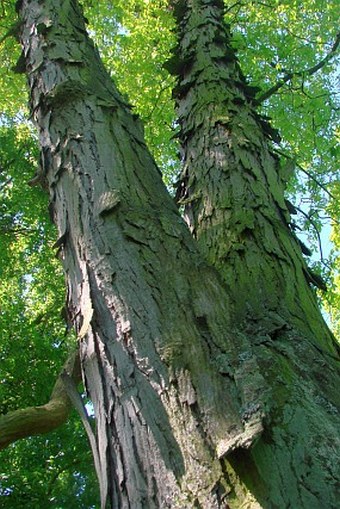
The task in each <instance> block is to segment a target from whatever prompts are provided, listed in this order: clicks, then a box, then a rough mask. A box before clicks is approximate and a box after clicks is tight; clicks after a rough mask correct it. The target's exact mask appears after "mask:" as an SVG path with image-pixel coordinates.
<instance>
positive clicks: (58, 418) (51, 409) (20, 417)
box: [0, 349, 81, 450]
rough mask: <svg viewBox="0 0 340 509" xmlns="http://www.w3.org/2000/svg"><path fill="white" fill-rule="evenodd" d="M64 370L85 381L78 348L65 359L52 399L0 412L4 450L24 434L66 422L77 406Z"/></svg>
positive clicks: (1, 437)
mask: <svg viewBox="0 0 340 509" xmlns="http://www.w3.org/2000/svg"><path fill="white" fill-rule="evenodd" d="M64 373H67V374H68V375H69V376H70V377H71V378H72V379H73V381H74V382H75V384H76V385H78V384H79V382H80V381H81V372H80V363H79V355H78V349H77V351H76V352H74V353H72V354H71V355H70V356H69V358H68V359H67V361H66V362H65V364H64V366H63V369H62V372H61V373H60V374H59V376H58V378H57V381H56V383H55V385H54V388H53V391H52V394H51V398H50V400H49V401H48V403H46V404H45V405H41V406H33V407H27V408H22V409H18V410H14V411H12V412H8V413H7V414H4V415H0V450H2V449H5V448H6V447H8V446H9V445H10V444H11V443H12V442H15V441H16V440H19V439H20V438H25V437H29V436H32V435H40V434H43V433H48V432H49V431H52V430H53V429H55V428H58V427H59V426H61V425H62V424H64V422H65V421H66V420H67V418H68V415H69V413H70V411H71V408H72V407H73V404H72V403H71V401H70V398H69V396H68V393H67V390H66V388H65V385H64V382H63V378H62V377H63V375H64Z"/></svg>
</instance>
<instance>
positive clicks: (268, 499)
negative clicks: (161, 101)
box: [167, 0, 339, 508]
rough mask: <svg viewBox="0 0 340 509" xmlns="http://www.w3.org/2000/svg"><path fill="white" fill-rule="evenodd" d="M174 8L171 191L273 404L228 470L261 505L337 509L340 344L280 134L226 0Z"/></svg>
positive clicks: (195, 0)
mask: <svg viewBox="0 0 340 509" xmlns="http://www.w3.org/2000/svg"><path fill="white" fill-rule="evenodd" d="M173 5H174V7H175V15H176V17H177V24H178V46H177V48H176V49H175V50H174V52H173V53H174V54H173V58H172V59H171V60H170V61H169V62H168V64H167V65H168V69H169V70H170V71H171V72H172V73H173V74H175V75H177V77H178V83H177V87H176V89H175V90H174V96H175V98H176V103H177V110H178V115H179V123H180V134H179V138H180V141H181V146H182V159H183V172H182V175H181V179H180V181H179V182H178V191H177V198H178V200H179V203H180V204H182V205H184V212H185V218H186V221H187V223H188V225H189V227H190V230H191V232H192V233H193V235H194V236H195V237H196V238H197V240H198V243H199V245H200V248H201V251H202V252H203V253H204V254H205V256H206V258H207V259H208V260H209V262H210V263H211V264H212V265H214V266H215V267H216V268H217V269H218V271H219V273H220V274H221V276H222V277H223V280H224V281H225V284H226V286H227V288H228V295H229V297H230V303H231V308H230V315H231V320H232V323H233V324H234V325H238V327H239V329H240V330H244V331H245V333H246V334H247V336H248V337H249V338H250V339H251V342H252V351H253V353H254V354H255V356H256V359H257V363H258V365H259V366H260V369H261V373H262V374H263V376H264V377H265V379H266V383H267V386H268V387H270V390H271V398H272V401H273V407H272V408H271V410H270V412H269V413H268V414H267V419H268V420H267V422H266V430H265V433H264V434H263V435H262V437H261V439H260V440H259V442H258V443H257V444H256V446H255V447H254V448H253V449H252V450H251V452H248V453H246V454H245V453H235V454H234V458H233V465H234V467H235V468H236V470H237V472H238V473H239V474H240V476H241V478H242V479H243V480H245V479H247V484H248V485H249V487H250V489H251V490H252V491H253V492H254V493H255V494H256V495H257V498H258V500H260V501H261V503H262V504H263V505H264V507H299V508H300V507H325V506H326V507H333V505H332V504H334V507H335V505H336V499H335V493H333V495H331V492H332V490H331V485H332V482H331V483H330V478H333V479H334V480H335V479H336V478H337V476H336V472H337V473H338V474H339V470H338V466H337V464H338V462H337V461H336V459H335V457H333V461H331V462H330V461H329V458H330V457H332V455H333V454H334V451H335V449H334V445H335V444H336V443H339V442H338V432H337V431H336V424H335V421H334V423H333V417H335V416H336V415H337V410H336V409H337V408H339V407H338V404H339V398H338V394H337V393H338V390H337V384H336V380H337V375H336V371H335V366H336V364H335V361H336V359H337V353H338V351H339V345H338V344H337V343H336V342H335V340H334V338H333V336H332V334H331V332H330V331H329V329H328V327H327V326H326V324H325V322H324V320H323V318H322V315H321V312H320V310H319V309H318V306H317V302H316V298H315V295H314V293H313V291H312V290H311V288H310V287H309V284H308V282H310V281H311V280H312V276H311V274H310V272H309V269H308V267H307V265H306V263H305V261H304V260H303V258H302V254H301V249H300V246H299V243H298V240H297V238H296V237H295V236H294V235H293V233H292V232H291V229H290V227H289V226H290V221H291V220H290V215H289V212H288V209H287V206H286V201H285V199H284V188H285V174H284V168H280V165H279V160H278V158H277V156H276V155H275V154H274V153H273V151H272V148H271V145H272V140H274V141H277V142H278V141H279V140H278V133H277V132H276V131H275V130H274V129H273V128H272V127H271V126H270V124H269V123H268V121H267V119H265V118H263V117H261V116H260V115H259V114H258V113H257V112H256V109H255V106H256V99H255V92H256V90H255V89H254V88H252V87H250V86H249V85H248V84H247V82H246V80H245V78H244V76H243V74H242V72H241V69H240V67H239V63H238V61H237V57H236V55H235V51H234V50H233V48H232V45H231V36H230V32H229V28H228V27H227V26H226V25H225V23H224V20H223V10H224V3H223V2H222V1H219V0H211V1H203V0H191V1H189V2H183V1H177V2H173ZM288 416H289V417H288ZM332 428H333V431H331V430H332ZM331 436H332V438H330V437H331ZM331 465H332V466H331ZM333 467H334V470H333ZM275 473H276V474H275ZM315 479H318V482H317V486H315ZM334 487H335V486H334ZM333 496H334V498H333ZM268 504H269V505H268Z"/></svg>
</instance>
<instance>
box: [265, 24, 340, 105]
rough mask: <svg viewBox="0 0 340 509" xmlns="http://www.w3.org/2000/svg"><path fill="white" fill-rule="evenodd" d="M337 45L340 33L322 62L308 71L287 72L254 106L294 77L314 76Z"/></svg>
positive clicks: (339, 40)
mask: <svg viewBox="0 0 340 509" xmlns="http://www.w3.org/2000/svg"><path fill="white" fill-rule="evenodd" d="M339 44H340V32H339V33H338V34H337V36H336V38H335V42H334V44H333V46H332V49H331V51H330V52H329V53H327V55H326V56H325V57H324V58H323V59H322V60H320V62H319V63H318V64H316V65H314V66H313V67H310V68H309V69H305V70H304V71H291V72H288V73H287V74H285V75H284V76H283V78H282V79H280V80H279V81H278V82H277V83H275V85H273V86H272V87H271V88H269V89H268V90H267V91H266V92H264V93H263V94H261V95H260V96H259V97H257V98H256V104H261V103H263V101H265V100H266V99H269V97H271V96H272V95H274V94H275V93H276V92H277V91H278V90H280V88H282V87H283V86H284V85H285V84H286V83H287V82H288V81H290V80H291V79H292V78H294V76H302V77H305V76H312V75H313V74H315V73H316V72H317V71H319V69H321V68H322V67H323V66H324V65H326V64H327V62H329V60H330V59H331V58H332V57H333V56H334V54H335V53H336V51H337V49H338V47H339Z"/></svg>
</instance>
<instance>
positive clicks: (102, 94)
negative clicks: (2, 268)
mask: <svg viewBox="0 0 340 509" xmlns="http://www.w3.org/2000/svg"><path fill="white" fill-rule="evenodd" d="M205 3H206V4H207V3H209V2H205ZM210 3H211V4H213V2H210ZM193 5H195V4H194V3H193ZM197 5H198V4H197ZM18 8H19V11H20V15H21V19H22V21H23V26H22V29H21V42H22V47H23V57H24V61H25V68H26V72H27V76H28V80H29V86H30V90H31V111H32V117H33V119H34V121H35V123H36V125H37V127H38V129H39V136H40V144H41V154H42V158H41V163H42V164H41V170H40V172H39V175H37V179H39V180H40V181H41V183H42V184H43V185H44V186H46V187H47V188H48V190H49V195H50V212H51V215H52V217H53V220H54V221H55V223H56V224H57V227H58V231H59V239H58V240H57V242H56V248H57V249H58V256H59V257H60V259H61V261H62V264H63V267H64V271H65V275H66V284H67V311H68V317H69V321H70V323H72V324H73V325H74V326H75V329H76V331H77V336H78V341H79V343H80V356H81V364H82V372H83V378H84V383H85V386H86V389H87V391H88V394H89V397H90V398H91V400H92V402H93V405H94V411H95V415H96V443H95V449H96V450H95V459H96V469H97V474H98V477H99V480H100V486H101V500H102V502H101V503H102V507H103V508H104V507H105V505H106V502H107V503H108V504H109V505H110V506H111V507H114V508H117V507H119V508H128V507H131V508H134V509H135V508H142V507H145V508H148V509H149V508H153V507H162V508H163V507H172V508H175V507H182V508H183V507H204V508H215V507H216V508H223V507H225V508H227V507H240V506H241V504H242V503H243V502H244V501H246V503H247V504H248V506H252V507H258V504H262V505H263V507H289V504H290V505H291V506H292V507H308V508H310V507H321V506H322V507H325V505H317V503H320V504H321V502H323V503H325V502H326V506H327V507H335V490H334V489H333V484H334V479H335V473H334V469H335V468H336V461H335V456H334V452H333V448H334V447H335V439H336V436H337V435H336V428H335V420H336V418H338V414H336V413H335V410H334V402H333V399H334V398H335V397H337V394H336V392H335V385H334V384H335V380H334V373H333V367H332V362H331V358H329V356H327V364H326V362H325V361H324V360H323V359H324V358H325V357H324V356H326V355H327V354H326V353H322V354H320V349H322V351H325V352H326V350H327V349H328V350H329V351H331V350H332V346H329V345H330V342H329V341H328V342H327V341H325V342H322V343H321V340H320V344H321V346H320V348H319V347H318V348H319V349H317V348H314V347H311V346H310V344H309V343H308V339H307V340H306V339H305V338H304V337H302V330H303V331H305V329H303V328H302V327H301V331H299V334H300V336H301V339H300V336H299V341H297V335H296V330H295V329H294V334H293V332H292V329H291V328H289V325H290V323H289V322H288V320H287V317H289V316H290V313H291V307H292V304H290V306H291V307H289V306H288V304H287V310H285V315H284V318H285V322H284V325H285V326H283V325H282V322H279V326H278V325H277V324H276V325H273V319H272V317H271V315H268V316H269V323H270V327H269V326H268V328H267V329H264V325H263V324H264V323H265V322H261V327H262V328H261V327H258V329H256V333H255V332H254V331H255V328H254V327H255V326H254V327H250V330H249V331H245V330H244V328H242V327H240V330H239V331H237V332H235V331H233V330H232V320H233V322H234V323H235V319H234V311H233V313H232V314H231V312H230V310H231V309H236V307H235V305H234V302H235V292H234V291H231V292H230V296H231V299H230V297H229V293H227V291H226V289H225V287H224V285H223V283H222V282H221V277H220V275H219V274H218V272H217V270H216V269H214V268H212V267H211V266H209V265H208V264H207V262H206V261H204V259H203V258H202V256H201V253H200V252H199V249H198V247H197V243H196V242H195V241H194V239H193V238H192V236H191V235H190V232H189V230H188V228H187V227H186V225H185V224H184V223H183V221H182V220H181V218H180V216H179V214H178V211H177V208H176V206H175V204H174V203H173V201H172V199H171V198H170V197H169V195H168V194H167V192H166V190H165V188H164V185H163V184H162V181H161V175H160V173H159V171H158V170H157V168H156V166H155V164H154V161H153V160H152V158H151V156H150V155H149V153H148V151H147V149H146V147H145V144H144V141H143V135H142V128H141V125H140V122H139V120H138V119H137V118H136V117H135V116H134V115H133V114H131V112H130V108H129V107H128V105H127V104H125V103H124V101H123V100H122V98H121V96H120V95H119V93H118V92H117V90H116V89H115V87H114V85H113V83H112V81H111V79H110V78H109V76H108V75H107V73H106V72H105V70H104V68H103V66H102V64H101V62H100V59H99V57H98V54H97V52H96V50H95V49H94V47H93V44H92V43H91V41H90V40H89V39H88V37H87V34H86V30H85V26H84V21H83V17H82V14H81V12H80V10H79V7H78V5H77V3H76V1H75V0H45V2H40V1H39V0H22V1H20V2H19V3H18ZM208 88H209V87H208ZM256 126H257V127H256ZM255 128H258V124H256V125H255V124H254V126H253V129H254V130H255ZM240 132H241V131H240ZM255 134H256V133H254V136H255ZM239 135H240V136H241V134H239ZM244 136H245V134H244ZM257 136H258V137H260V138H261V137H262V134H261V132H260V134H258V135H257ZM261 139H262V138H261ZM213 142H214V140H213ZM216 146H217V147H220V145H219V144H217V145H216ZM242 153H243V152H242ZM247 153H248V152H247V151H244V154H247ZM249 154H250V152H249ZM269 156H270V154H269V155H268V157H269ZM240 157H246V156H240ZM249 157H250V156H249ZM213 158H215V155H213ZM268 164H269V163H268ZM235 168H236V167H235ZM188 174H189V173H188ZM189 178H190V177H189ZM235 178H237V177H235ZM263 178H264V177H263ZM268 178H269V177H268ZM241 180H242V179H241V178H240V182H241ZM250 180H251V179H250ZM253 180H255V178H253ZM271 186H272V185H270V186H269V188H266V187H265V186H263V188H261V192H262V199H263V200H264V201H265V200H267V199H268V200H269V204H268V205H265V207H266V209H267V208H268V210H270V208H271V207H274V206H275V207H276V208H277V203H276V201H275V203H274V202H273V199H272V198H271V195H269V196H268V197H267V194H266V193H267V192H268V189H269V190H270V191H271V189H272V187H271ZM249 189H250V188H249ZM241 191H242V192H241V195H243V193H244V191H243V188H241ZM276 199H277V198H276V197H275V200H276ZM206 207H207V204H206V203H205V204H204V207H203V208H204V210H205V209H206ZM219 207H220V204H219V203H217V204H215V205H213V208H214V209H218V208H219ZM282 210H284V209H282ZM253 214H254V216H255V211H253ZM205 215H206V214H205ZM254 221H255V218H254ZM242 224H243V223H242ZM273 228H274V226H273V227H272V230H271V234H272V235H274V234H275V228H274V230H273ZM280 228H281V227H280ZM250 229H251V228H250ZM281 229H282V230H283V227H282V228H281ZM280 232H281V230H280ZM219 235H220V234H219ZM280 235H281V233H280ZM284 235H286V233H284V234H283V233H282V235H281V237H280V239H281V238H284V239H285V237H284ZM232 242H233V238H230V239H229V240H228V243H229V244H230V245H231V244H232ZM285 242H286V240H285V241H284V243H285ZM287 243H288V241H287ZM249 247H250V244H248V243H245V248H247V249H248V248H249ZM289 249H290V248H289ZM252 256H253V258H254V260H256V257H257V256H261V253H260V250H259V249H258V250H257V251H254V252H253V254H252ZM208 257H209V258H210V261H212V262H214V259H211V257H210V256H208ZM276 259H278V260H280V256H279V255H277V256H276V258H275V259H274V261H272V265H273V266H275V261H276ZM276 263H279V265H280V263H281V262H276ZM236 265H237V264H235V266H236ZM255 265H256V267H258V265H259V264H258V263H256V264H255ZM217 266H218V268H219V270H221V267H220V266H219V265H218V264H217ZM256 270H257V269H256ZM280 270H281V265H280V268H277V269H276V271H275V270H274V269H273V271H272V272H271V274H272V275H271V276H270V277H271V278H274V275H275V274H276V277H278V278H279V280H280V284H281V279H280V278H281V276H278V275H277V274H278V272H279V271H280ZM289 277H290V278H292V276H289ZM268 284H269V283H268ZM299 284H300V280H299V279H298V282H297V283H296V286H299ZM231 286H234V287H235V286H236V285H231ZM269 290H271V291H273V300H275V302H279V300H280V299H281V296H278V295H277V288H276V287H275V285H274V284H271V287H270V288H269V286H266V284H264V293H265V295H266V299H267V300H266V302H267V301H268V299H269ZM242 291H243V290H242ZM304 291H307V290H304ZM253 293H254V292H252V294H253ZM287 299H288V298H287ZM288 300H289V299H288ZM231 305H233V306H234V307H233V308H232V307H231ZM240 308H241V306H240ZM277 309H278V305H276V307H275V306H274V307H273V310H274V311H275V312H277ZM271 311H272V309H271ZM266 313H267V311H266ZM297 314H298V321H299V322H300V321H301V318H300V316H299V313H297ZM237 316H239V315H237ZM257 318H258V314H254V323H256V321H257ZM318 323H319V322H318ZM286 324H288V325H286ZM293 325H294V326H295V322H294V324H293ZM308 328H309V326H308ZM252 343H253V345H252ZM296 345H297V346H296ZM299 345H303V348H306V352H305V354H306V357H307V360H306V361H305V362H304V364H302V365H301V366H300V362H301V358H303V353H302V352H300V354H299V356H295V357H293V359H292V360H291V359H290V358H289V357H288V356H290V355H291V354H292V355H295V354H296V352H297V351H298V349H299ZM316 346H318V343H317V345H316ZM253 350H254V351H256V355H257V356H258V358H259V360H260V369H259V367H258V363H257V360H256V358H255V356H254V354H253ZM259 352H261V354H259ZM332 355H333V354H332ZM273 357H275V362H274V361H273ZM322 362H323V364H322ZM320 366H322V370H323V372H322V374H320ZM307 367H308V371H306V369H307ZM274 369H275V370H278V369H279V371H276V372H274ZM316 371H317V373H316ZM317 375H318V376H319V377H320V385H321V386H322V388H324V387H323V386H324V385H325V384H326V382H327V384H328V387H326V388H325V391H326V392H325V393H319V392H318V391H319V386H318V385H317V381H318V380H317ZM265 379H266V380H267V382H265ZM273 380H274V381H273ZM268 381H269V383H270V385H268ZM327 391H328V392H327ZM304 400H306V402H304ZM332 402H333V403H332ZM302 403H303V404H302ZM264 418H265V422H266V425H267V428H266V431H265V434H264V438H263V440H260V442H259V448H258V449H257V446H255V447H254V448H253V449H252V453H251V454H249V455H248V456H247V462H248V461H249V462H250V463H249V465H248V464H247V465H244V464H243V460H244V456H243V454H244V452H243V451H245V450H247V448H249V447H250V446H251V445H253V444H254V442H255V440H256V439H257V438H258V437H259V435H260V434H261V433H262V431H263V425H262V422H263V419H264ZM283 426H284V427H285V434H283V432H282V427H283ZM297 426H298V427H297ZM300 429H302V430H303V436H302V438H301V439H300ZM315 436H317V439H318V440H319V444H317V443H316V444H315V443H312V441H313V440H315ZM323 437H324V440H322V439H323ZM320 441H321V445H320ZM317 445H318V447H317ZM293 446H294V447H293ZM232 451H234V453H233V452H232ZM275 454H278V455H279V456H278V458H277V461H276V462H275V468H277V469H278V470H276V471H274V472H273V471H272V472H270V474H271V475H268V469H270V468H273V467H272V465H273V455H275ZM332 455H333V456H332ZM227 456H230V457H231V462H229V461H227V459H226V458H227ZM314 456H315V457H314ZM329 458H333V462H332V460H331V463H330V464H328V459H329ZM301 461H302V463H300V462H301ZM303 462H306V463H305V464H304V463H303ZM315 465H316V467H318V469H316V468H314V467H315ZM312 466H313V469H312ZM233 467H234V468H235V470H236V471H237V474H238V476H239V478H238V479H237V477H236V474H235V471H234V470H233ZM243 467H244V471H242V468H243ZM321 469H323V471H321ZM286 471H287V477H285V475H284V474H285V472H286ZM316 474H317V475H316ZM267 475H268V477H266V476H267ZM332 476H333V477H332ZM316 480H317V486H315V481H316ZM242 482H245V483H246V484H248V485H249V489H250V491H248V492H247V490H246V489H245V488H244V486H243V485H242ZM318 490H319V492H320V493H319V494H318V493H317V491H318ZM285 491H287V493H285ZM250 492H253V494H254V496H255V497H257V499H258V502H256V501H255V500H254V499H253V498H252V497H253V495H251V494H250ZM252 500H253V501H252ZM307 502H308V504H309V505H308V504H307Z"/></svg>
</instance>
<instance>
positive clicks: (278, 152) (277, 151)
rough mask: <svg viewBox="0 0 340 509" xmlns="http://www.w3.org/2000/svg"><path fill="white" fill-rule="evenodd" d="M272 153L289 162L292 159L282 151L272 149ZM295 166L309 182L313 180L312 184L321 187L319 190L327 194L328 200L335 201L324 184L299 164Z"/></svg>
mask: <svg viewBox="0 0 340 509" xmlns="http://www.w3.org/2000/svg"><path fill="white" fill-rule="evenodd" d="M274 152H275V153H276V154H279V155H280V156H283V157H285V158H286V159H289V160H291V159H292V157H291V156H290V155H288V154H286V153H285V152H283V151H282V150H279V149H274ZM295 166H296V167H297V168H299V170H301V171H302V172H303V173H304V174H305V175H307V177H309V178H310V179H311V180H313V181H314V182H315V183H316V184H317V185H318V186H319V187H321V189H323V190H324V191H325V193H327V194H328V196H329V197H330V198H332V199H333V200H335V196H334V194H332V193H331V192H330V191H329V189H327V187H326V186H325V184H323V183H322V182H320V181H319V180H318V179H317V178H316V177H314V175H313V174H312V173H310V172H309V171H308V170H305V169H304V168H303V167H302V166H301V164H299V163H297V162H296V161H295Z"/></svg>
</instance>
